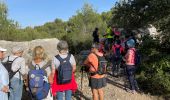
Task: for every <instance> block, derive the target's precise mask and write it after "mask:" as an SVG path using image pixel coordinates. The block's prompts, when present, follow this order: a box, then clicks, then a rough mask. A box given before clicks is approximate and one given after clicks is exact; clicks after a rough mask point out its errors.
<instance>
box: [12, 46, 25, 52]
mask: <svg viewBox="0 0 170 100" xmlns="http://www.w3.org/2000/svg"><path fill="white" fill-rule="evenodd" d="M23 51H24V49H23V47H22V46H18V45H15V46H14V47H13V48H12V53H19V52H23Z"/></svg>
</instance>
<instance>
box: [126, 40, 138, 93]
mask: <svg viewBox="0 0 170 100" xmlns="http://www.w3.org/2000/svg"><path fill="white" fill-rule="evenodd" d="M127 46H128V48H129V49H128V51H127V53H126V55H125V59H124V60H125V61H126V72H127V76H128V80H129V83H130V87H131V88H130V89H131V91H130V92H132V93H135V92H136V90H138V89H139V87H138V84H137V81H136V79H135V72H136V69H137V67H136V66H135V51H136V49H135V41H134V40H133V39H131V40H129V41H127Z"/></svg>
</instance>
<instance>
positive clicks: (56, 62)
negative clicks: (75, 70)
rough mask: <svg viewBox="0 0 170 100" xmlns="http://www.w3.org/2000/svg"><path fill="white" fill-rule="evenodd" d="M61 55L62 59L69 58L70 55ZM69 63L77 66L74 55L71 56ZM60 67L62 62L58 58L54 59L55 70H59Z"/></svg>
mask: <svg viewBox="0 0 170 100" xmlns="http://www.w3.org/2000/svg"><path fill="white" fill-rule="evenodd" d="M59 55H60V57H61V58H62V59H64V58H66V57H67V56H68V54H59ZM69 61H70V63H71V65H72V66H74V65H76V61H75V58H74V56H73V55H72V54H71V57H70V60H69ZM59 65H60V61H59V60H58V59H57V58H56V57H54V58H53V60H52V66H54V67H55V69H58V67H59Z"/></svg>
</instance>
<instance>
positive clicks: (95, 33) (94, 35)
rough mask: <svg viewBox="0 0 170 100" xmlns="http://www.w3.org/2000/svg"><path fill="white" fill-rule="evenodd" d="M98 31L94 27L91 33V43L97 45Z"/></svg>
mask: <svg viewBox="0 0 170 100" xmlns="http://www.w3.org/2000/svg"><path fill="white" fill-rule="evenodd" d="M98 31H99V29H98V28H97V27H96V28H95V30H94V31H93V34H92V36H93V43H99V32H98Z"/></svg>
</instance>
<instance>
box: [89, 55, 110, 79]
mask: <svg viewBox="0 0 170 100" xmlns="http://www.w3.org/2000/svg"><path fill="white" fill-rule="evenodd" d="M95 55H96V54H95ZM96 56H97V58H98V65H99V66H98V69H96V68H95V67H94V66H93V65H92V67H94V69H95V70H96V72H93V73H91V75H92V76H93V75H96V74H99V75H103V74H106V67H107V61H106V59H105V57H104V56H98V55H96Z"/></svg>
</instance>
